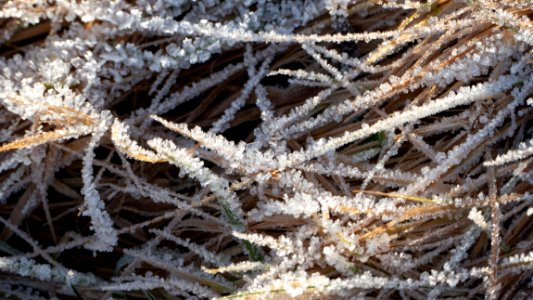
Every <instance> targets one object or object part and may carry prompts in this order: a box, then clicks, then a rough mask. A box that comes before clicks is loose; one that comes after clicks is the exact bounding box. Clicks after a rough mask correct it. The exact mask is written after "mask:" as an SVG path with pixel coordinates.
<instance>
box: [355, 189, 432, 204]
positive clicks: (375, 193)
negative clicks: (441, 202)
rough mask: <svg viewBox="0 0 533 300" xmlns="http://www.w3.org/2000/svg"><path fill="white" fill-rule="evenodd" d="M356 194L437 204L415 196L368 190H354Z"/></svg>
mask: <svg viewBox="0 0 533 300" xmlns="http://www.w3.org/2000/svg"><path fill="white" fill-rule="evenodd" d="M353 192H354V193H365V194H369V195H374V196H383V197H390V198H401V199H405V200H409V201H416V202H423V203H432V204H436V202H435V201H433V200H431V199H428V198H422V197H414V196H406V195H401V194H396V193H383V192H376V191H367V190H353Z"/></svg>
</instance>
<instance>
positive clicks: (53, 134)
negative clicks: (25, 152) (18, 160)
mask: <svg viewBox="0 0 533 300" xmlns="http://www.w3.org/2000/svg"><path fill="white" fill-rule="evenodd" d="M69 134H70V132H67V131H63V130H61V131H49V132H40V133H37V134H35V135H31V136H27V137H23V138H21V139H18V140H16V141H13V142H11V143H7V144H5V145H3V146H1V147H0V152H4V151H9V150H16V149H21V148H29V147H34V146H38V145H41V144H44V143H47V142H50V141H56V140H59V139H61V138H63V137H65V136H68V135H69Z"/></svg>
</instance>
